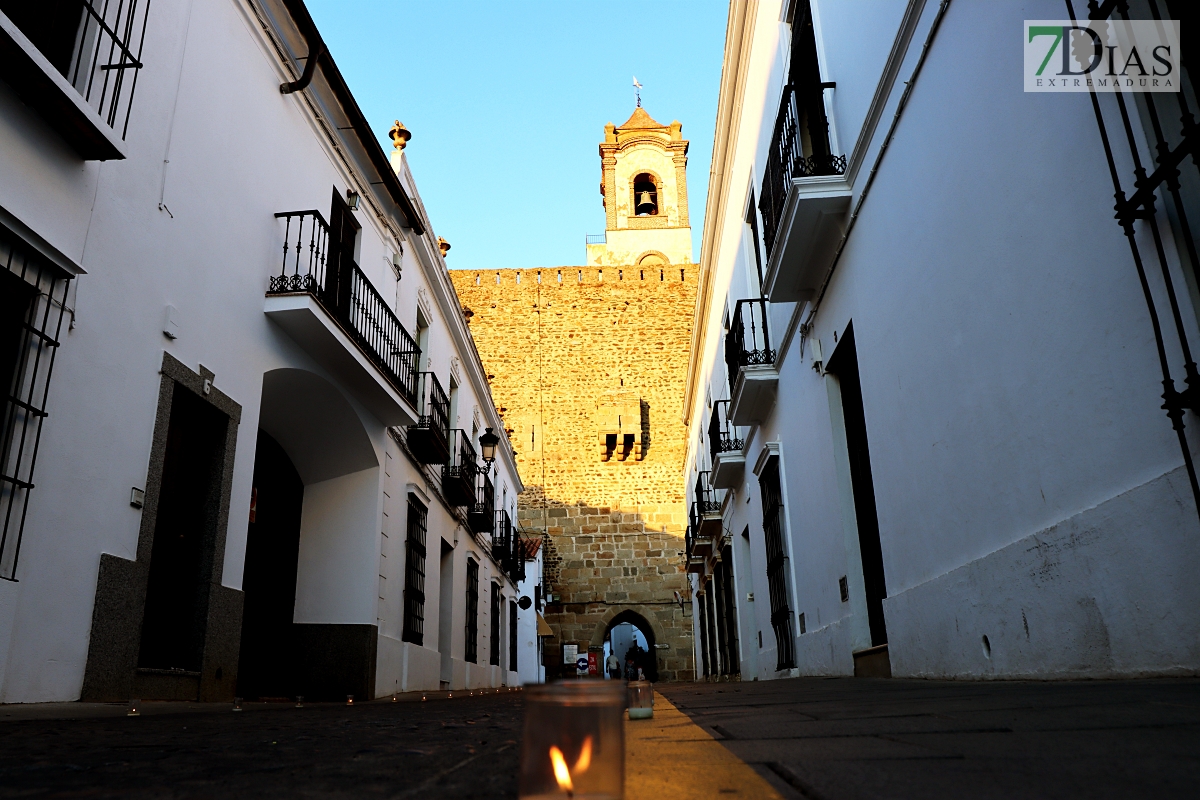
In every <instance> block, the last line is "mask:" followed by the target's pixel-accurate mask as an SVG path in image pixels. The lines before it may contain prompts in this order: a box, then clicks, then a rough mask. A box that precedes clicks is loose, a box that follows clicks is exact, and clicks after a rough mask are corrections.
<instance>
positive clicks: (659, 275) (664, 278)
mask: <svg viewBox="0 0 1200 800" xmlns="http://www.w3.org/2000/svg"><path fill="white" fill-rule="evenodd" d="M658 279H659V280H660V281H665V280H666V277H665V276H664V273H663V270H661V269H660V270H659V271H658Z"/></svg>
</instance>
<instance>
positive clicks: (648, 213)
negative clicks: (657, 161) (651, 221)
mask: <svg viewBox="0 0 1200 800" xmlns="http://www.w3.org/2000/svg"><path fill="white" fill-rule="evenodd" d="M633 210H634V213H635V214H637V216H639V217H652V216H655V215H656V214H658V186H657V185H656V184H655V182H654V176H653V175H651V174H650V173H648V172H643V173H641V174H640V175H638V176H637V177H635V178H634V179H633Z"/></svg>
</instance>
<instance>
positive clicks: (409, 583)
mask: <svg viewBox="0 0 1200 800" xmlns="http://www.w3.org/2000/svg"><path fill="white" fill-rule="evenodd" d="M427 524H428V510H427V509H426V508H425V506H424V505H423V504H422V503H421V502H420V501H419V500H417V498H416V497H415V496H414V495H411V494H410V495H409V496H408V537H407V538H406V540H405V545H404V632H403V634H402V635H401V637H400V638H401V640H403V641H405V642H412V643H413V644H416V645H422V644H424V643H425V535H426V530H427Z"/></svg>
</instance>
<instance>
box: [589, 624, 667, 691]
mask: <svg viewBox="0 0 1200 800" xmlns="http://www.w3.org/2000/svg"><path fill="white" fill-rule="evenodd" d="M626 626H629V627H632V629H633V630H632V631H631V632H627V630H626ZM601 641H602V642H604V643H606V649H605V655H607V654H608V652H609V650H610V649H611V650H613V651H615V652H616V656H617V658H618V659H620V661H621V665H622V669H624V666H625V661H626V654H627V652H628V653H629V654H630V655H632V657H633V660H634V666H635V667H641V668H642V670H643V672H644V673H645V675H646V678H647V679H648V680H651V681H657V680H658V649H657V648H656V647H655V646H654V645H655V636H654V627H653V626H652V625H651V624H650V623H649V622H648V621H647V620H646V618H645V617H643V616H642V615H641V614H639V613H637V612H636V611H629V610H626V611H622V612H620V613H619V614H617V615H616V616H614V617H613V618H612V619H610V620H609V621H608V624H607V625H606V626H605V628H604V636H603V637H602V638H601ZM627 641H628V642H629V644H626V642H627ZM630 645H632V647H631V646H630ZM623 650H624V651H627V652H622V651H623Z"/></svg>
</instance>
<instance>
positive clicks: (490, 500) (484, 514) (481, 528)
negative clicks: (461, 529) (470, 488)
mask: <svg viewBox="0 0 1200 800" xmlns="http://www.w3.org/2000/svg"><path fill="white" fill-rule="evenodd" d="M467 524H468V525H469V526H471V530H472V531H473V532H475V533H483V534H487V535H488V536H491V535H492V534H493V532H494V531H493V528H494V526H495V524H496V487H495V486H494V485H493V484H492V476H491V475H490V474H488V470H487V469H486V468H485V469H481V470H479V473H478V478H477V480H476V494H475V505H474V506H473V507H472V508H471V510H470V511H468V512H467Z"/></svg>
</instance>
